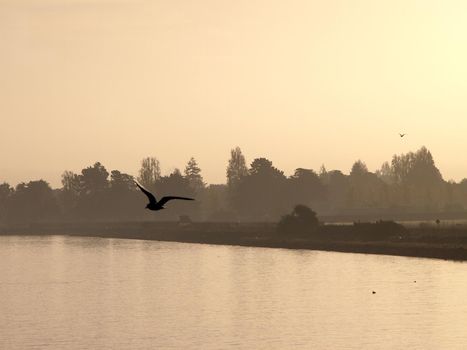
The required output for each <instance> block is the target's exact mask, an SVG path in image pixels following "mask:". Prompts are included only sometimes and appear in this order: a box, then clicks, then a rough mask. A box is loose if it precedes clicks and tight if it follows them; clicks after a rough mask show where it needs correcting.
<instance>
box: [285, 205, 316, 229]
mask: <svg viewBox="0 0 467 350" xmlns="http://www.w3.org/2000/svg"><path fill="white" fill-rule="evenodd" d="M318 225H319V221H318V218H317V217H316V213H315V212H314V211H313V210H311V209H310V208H309V207H307V206H306V205H301V204H299V205H296V206H295V207H294V209H293V211H292V214H288V215H284V216H283V217H282V218H281V220H280V221H279V223H278V224H277V231H278V232H279V233H285V234H293V235H306V234H309V233H311V232H313V231H316V229H317V227H318Z"/></svg>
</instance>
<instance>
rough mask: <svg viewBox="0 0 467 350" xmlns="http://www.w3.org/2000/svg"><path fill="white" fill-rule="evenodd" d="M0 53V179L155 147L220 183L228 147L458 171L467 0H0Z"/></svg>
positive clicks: (462, 166)
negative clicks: (422, 150)
mask: <svg viewBox="0 0 467 350" xmlns="http://www.w3.org/2000/svg"><path fill="white" fill-rule="evenodd" d="M0 48H1V52H0V127H1V131H0V182H1V181H8V182H10V183H11V184H16V183H17V182H19V181H25V180H30V179H38V178H44V179H45V180H47V181H49V182H51V183H52V185H54V186H58V185H59V184H60V175H61V173H62V172H63V170H65V169H67V170H73V171H77V172H79V171H80V170H81V169H82V168H83V167H85V166H88V165H91V164H92V163H94V162H95V161H101V162H102V163H103V164H104V165H105V166H106V167H107V169H108V170H111V169H119V170H121V171H125V172H129V173H131V174H136V172H137V169H138V168H139V162H140V160H141V158H143V157H145V156H150V155H151V156H156V157H158V158H159V160H160V161H161V165H162V169H163V172H168V171H171V170H173V169H174V168H175V167H180V168H183V167H184V166H185V163H186V162H187V160H188V159H189V157H191V156H194V157H195V158H196V159H197V160H198V162H199V164H200V166H201V168H202V169H203V175H204V177H205V180H206V181H207V182H210V183H219V182H224V181H225V167H226V164H227V160H228V158H229V151H230V149H231V148H233V147H235V146H236V145H239V146H240V147H241V148H242V150H243V151H244V153H245V155H246V157H247V161H248V162H250V161H251V160H252V159H253V158H254V157H258V156H265V157H268V158H270V159H271V160H272V161H273V162H274V164H275V165H276V166H277V167H279V168H280V169H282V170H284V171H285V172H286V174H291V173H292V171H293V169H295V168H296V167H309V168H314V169H316V170H317V169H318V168H319V166H320V165H321V164H322V163H325V165H326V167H327V168H328V169H332V168H338V169H341V170H343V171H344V172H348V171H349V169H350V167H351V165H352V163H353V162H354V161H355V160H356V159H362V160H363V161H365V162H366V163H367V165H368V167H369V169H370V170H375V169H376V168H379V166H380V165H381V163H382V162H383V161H385V160H390V158H391V157H392V155H393V154H394V153H402V152H407V151H410V150H413V151H415V150H416V149H418V148H419V147H420V146H422V145H425V146H427V147H428V149H430V150H431V151H432V153H433V155H434V157H435V160H436V161H437V165H438V167H439V168H440V170H441V171H442V173H443V175H444V177H445V178H446V179H450V178H453V179H455V180H459V179H461V178H463V177H467V162H466V161H465V152H466V150H467V138H466V136H467V1H463V0H458V1H454V0H451V1H449V0H443V1H439V0H419V1H411V0H400V1H399V0H396V1H394V0H392V1H382V0H381V1H377V0H360V1H359V0H353V1H348V0H345V1H344V0H342V1H333V0H326V1H311V0H303V1H293V0H290V1H283V0H281V1H277V0H267V1H266V0H265V1H258V0H235V1H224V0H204V1H193V0H187V1H180V0H166V1H155V0H154V1H149V0H148V1H144V0H0ZM399 131H401V132H406V133H407V134H408V135H407V136H406V138H404V139H400V138H399V136H398V132H399Z"/></svg>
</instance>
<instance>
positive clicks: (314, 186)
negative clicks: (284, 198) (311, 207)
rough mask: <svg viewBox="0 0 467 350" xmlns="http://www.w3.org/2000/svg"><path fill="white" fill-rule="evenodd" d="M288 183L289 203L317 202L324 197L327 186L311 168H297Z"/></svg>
mask: <svg viewBox="0 0 467 350" xmlns="http://www.w3.org/2000/svg"><path fill="white" fill-rule="evenodd" d="M288 183H289V185H288V191H287V192H288V196H289V203H304V204H311V203H314V204H316V202H318V201H322V200H323V199H324V196H325V188H324V186H323V184H322V182H321V180H320V178H319V177H318V175H317V174H316V173H315V172H314V171H313V170H311V169H303V168H298V169H296V170H295V173H294V175H293V176H291V177H290V178H289V179H288Z"/></svg>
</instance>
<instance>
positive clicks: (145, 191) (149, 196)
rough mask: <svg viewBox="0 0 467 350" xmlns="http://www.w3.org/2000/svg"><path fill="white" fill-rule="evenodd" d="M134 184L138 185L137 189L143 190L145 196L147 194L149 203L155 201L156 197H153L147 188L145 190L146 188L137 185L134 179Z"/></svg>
mask: <svg viewBox="0 0 467 350" xmlns="http://www.w3.org/2000/svg"><path fill="white" fill-rule="evenodd" d="M135 184H136V186H138V187H139V189H140V190H141V191H143V193H144V194H145V195H146V196H148V198H149V203H154V204H156V203H157V200H156V197H154V195H153V194H152V193H151V192H149V191H148V190H146V189H144V188H143V187H141V186H140V185H139V183H137V182H136V181H135Z"/></svg>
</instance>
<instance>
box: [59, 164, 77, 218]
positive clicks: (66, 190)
mask: <svg viewBox="0 0 467 350" xmlns="http://www.w3.org/2000/svg"><path fill="white" fill-rule="evenodd" d="M81 185H82V181H81V175H77V174H75V173H73V172H72V171H67V170H65V171H64V172H63V174H62V186H63V187H62V189H61V192H60V194H59V199H60V204H61V206H62V210H63V214H64V215H65V217H68V218H70V217H73V216H74V214H75V210H76V206H77V204H78V200H79V195H80V193H81V191H82V186H81Z"/></svg>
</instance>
